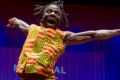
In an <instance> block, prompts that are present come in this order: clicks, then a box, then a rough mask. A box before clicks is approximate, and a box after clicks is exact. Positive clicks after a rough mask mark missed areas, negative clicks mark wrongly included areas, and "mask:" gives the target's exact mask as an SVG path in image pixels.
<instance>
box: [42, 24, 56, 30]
mask: <svg viewBox="0 0 120 80" xmlns="http://www.w3.org/2000/svg"><path fill="white" fill-rule="evenodd" d="M40 25H41V26H42V27H44V28H52V29H58V27H56V26H47V25H45V24H43V23H40Z"/></svg>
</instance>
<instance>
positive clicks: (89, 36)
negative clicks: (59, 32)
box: [64, 29, 120, 44]
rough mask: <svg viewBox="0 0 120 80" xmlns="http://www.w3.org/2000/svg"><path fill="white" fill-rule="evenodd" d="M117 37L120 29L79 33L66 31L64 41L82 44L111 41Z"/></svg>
mask: <svg viewBox="0 0 120 80" xmlns="http://www.w3.org/2000/svg"><path fill="white" fill-rule="evenodd" d="M117 35H120V29H114V30H91V31H85V32H79V33H73V32H70V31H66V32H65V39H64V41H65V42H66V43H68V44H81V43H85V42H88V41H91V40H95V39H100V40H101V39H109V38H112V37H114V36H117Z"/></svg>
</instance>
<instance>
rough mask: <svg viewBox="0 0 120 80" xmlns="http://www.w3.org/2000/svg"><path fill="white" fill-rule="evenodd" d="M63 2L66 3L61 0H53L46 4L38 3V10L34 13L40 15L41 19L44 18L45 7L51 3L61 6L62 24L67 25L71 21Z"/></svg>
mask: <svg viewBox="0 0 120 80" xmlns="http://www.w3.org/2000/svg"><path fill="white" fill-rule="evenodd" d="M63 4H64V3H63V1H61V0H59V1H53V2H51V3H50V4H48V5H45V6H40V5H36V8H35V9H34V10H35V11H36V12H35V14H34V15H35V16H38V18H39V19H40V18H42V16H43V14H44V10H45V8H47V7H48V6H50V5H56V6H58V7H59V8H60V10H61V12H62V24H63V25H64V26H66V27H67V26H68V25H69V21H68V18H67V15H68V14H66V12H65V10H64V6H63Z"/></svg>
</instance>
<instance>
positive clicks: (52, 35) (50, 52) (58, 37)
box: [16, 24, 65, 78]
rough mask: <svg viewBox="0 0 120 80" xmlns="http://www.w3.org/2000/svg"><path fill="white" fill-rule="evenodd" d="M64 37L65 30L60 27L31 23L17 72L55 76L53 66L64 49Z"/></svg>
mask: <svg viewBox="0 0 120 80" xmlns="http://www.w3.org/2000/svg"><path fill="white" fill-rule="evenodd" d="M63 38H64V32H63V31H61V30H59V29H56V30H54V29H52V28H44V27H43V26H37V25H34V24H33V25H31V26H30V28H29V32H28V36H27V39H26V41H25V43H24V45H23V48H22V52H21V54H20V57H19V61H18V65H17V70H16V72H17V73H18V74H22V73H23V72H24V73H36V74H40V75H44V76H46V77H49V76H50V77H51V78H55V75H54V71H53V68H54V65H55V63H56V61H57V59H58V58H59V56H60V55H61V54H62V53H63V51H64V48H65V44H64V43H63Z"/></svg>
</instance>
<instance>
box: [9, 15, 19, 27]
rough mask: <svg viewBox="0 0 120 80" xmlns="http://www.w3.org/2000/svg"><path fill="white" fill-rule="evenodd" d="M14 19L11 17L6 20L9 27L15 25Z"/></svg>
mask: <svg viewBox="0 0 120 80" xmlns="http://www.w3.org/2000/svg"><path fill="white" fill-rule="evenodd" d="M16 20H17V18H15V17H14V18H11V19H9V20H8V24H7V27H10V28H14V27H16Z"/></svg>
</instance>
